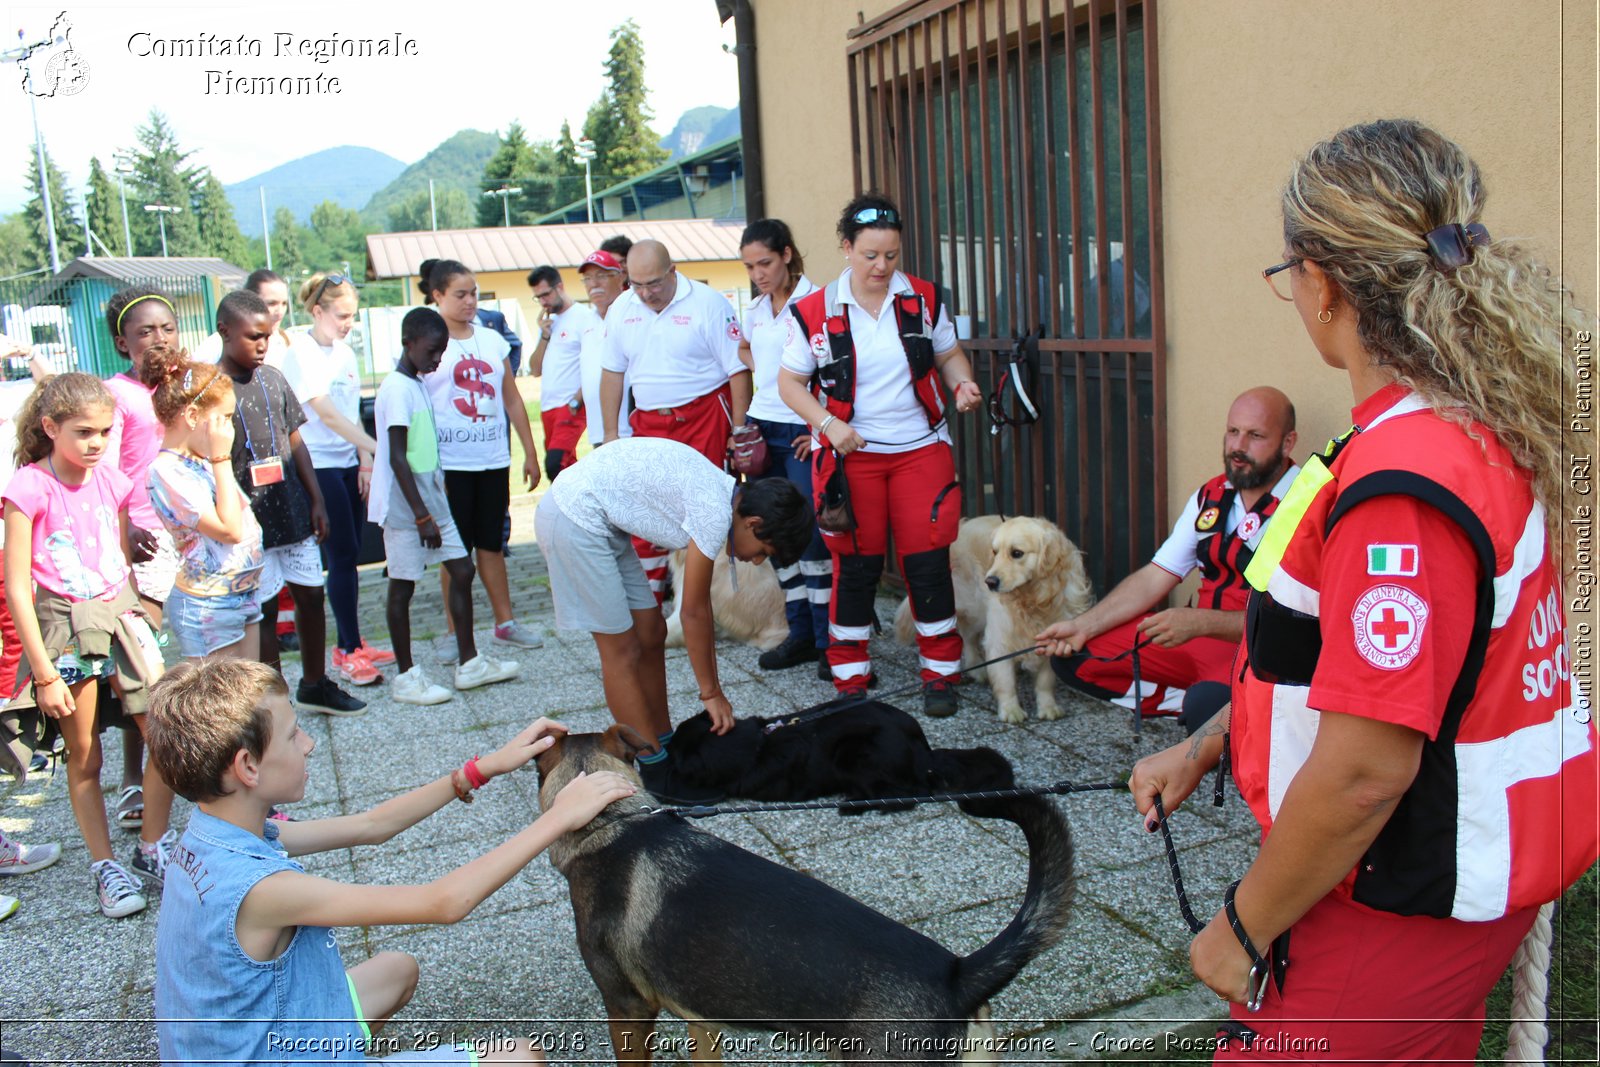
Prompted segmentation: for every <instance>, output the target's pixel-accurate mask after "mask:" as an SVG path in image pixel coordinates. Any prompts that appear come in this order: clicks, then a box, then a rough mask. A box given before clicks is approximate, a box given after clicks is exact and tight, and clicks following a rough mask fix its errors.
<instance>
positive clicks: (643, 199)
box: [534, 137, 745, 226]
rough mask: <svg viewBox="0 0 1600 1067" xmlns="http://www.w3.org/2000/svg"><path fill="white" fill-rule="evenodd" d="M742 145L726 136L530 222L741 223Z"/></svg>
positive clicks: (737, 140) (741, 140)
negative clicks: (650, 221)
mask: <svg viewBox="0 0 1600 1067" xmlns="http://www.w3.org/2000/svg"><path fill="white" fill-rule="evenodd" d="M743 146H744V141H743V139H742V138H740V137H729V138H727V139H726V140H722V141H718V142H717V143H716V144H713V145H708V146H707V147H705V148H702V149H700V151H698V152H694V153H691V154H689V155H686V156H683V157H682V158H680V159H675V160H672V161H671V162H670V163H663V164H662V165H661V166H659V167H657V168H656V169H655V170H652V171H647V172H646V173H644V174H641V175H639V176H638V177H637V178H629V179H628V180H627V181H622V182H617V183H616V184H615V185H609V186H607V187H606V188H604V189H601V190H599V191H597V192H596V193H595V194H594V195H593V196H588V197H584V198H582V199H579V200H574V201H573V202H572V203H570V204H567V205H565V206H563V207H559V208H557V209H556V210H554V211H552V212H550V213H549V214H547V215H542V216H540V217H539V218H537V219H535V220H534V222H535V223H536V224H538V225H541V226H542V225H546V224H548V223H558V222H587V221H588V220H589V218H590V211H591V209H592V210H593V212H594V214H593V217H594V219H595V220H596V221H599V222H632V221H634V220H643V219H651V220H659V219H730V218H743V217H744V214H745V210H744V187H743V182H744V147H743Z"/></svg>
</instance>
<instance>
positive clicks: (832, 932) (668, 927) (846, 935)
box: [537, 720, 1074, 1065]
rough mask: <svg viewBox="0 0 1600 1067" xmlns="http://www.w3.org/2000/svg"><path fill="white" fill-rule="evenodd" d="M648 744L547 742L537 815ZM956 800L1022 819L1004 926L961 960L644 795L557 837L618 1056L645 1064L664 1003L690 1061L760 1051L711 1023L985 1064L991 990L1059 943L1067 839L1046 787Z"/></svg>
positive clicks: (1065, 902)
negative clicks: (654, 807) (1014, 906)
mask: <svg viewBox="0 0 1600 1067" xmlns="http://www.w3.org/2000/svg"><path fill="white" fill-rule="evenodd" d="M822 721H825V720H822ZM647 744H648V742H646V741H645V740H644V739H643V738H642V737H640V736H639V735H638V734H636V733H634V732H633V731H632V730H630V729H629V728H628V727H626V726H613V727H612V728H611V729H609V730H607V731H606V732H605V733H604V734H567V735H564V736H561V737H559V738H558V739H557V740H556V742H555V744H553V745H552V746H551V747H550V748H549V749H547V750H546V751H544V752H541V753H540V754H539V756H538V757H537V762H538V769H539V802H540V804H541V806H543V807H544V808H545V810H549V807H550V804H551V802H552V801H553V800H554V798H555V795H556V793H557V792H559V791H560V789H561V788H562V787H563V786H565V785H566V784H567V783H568V782H570V781H572V779H573V778H575V777H576V776H577V775H578V774H580V773H590V774H593V773H595V772H596V771H616V772H618V773H620V774H623V775H626V776H628V777H630V778H633V779H634V780H635V781H637V775H635V774H634V772H633V766H632V764H633V759H634V757H635V756H636V755H637V754H638V753H639V752H640V751H641V750H642V749H644V748H645V747H646V746H647ZM968 805H970V807H971V812H972V814H974V815H976V816H979V817H986V818H996V819H1006V820H1009V821H1011V822H1013V823H1015V824H1016V825H1017V826H1018V827H1020V828H1021V830H1022V833H1023V836H1024V837H1026V838H1027V842H1028V888H1027V892H1026V894H1025V895H1024V897H1023V900H1022V904H1021V906H1020V908H1019V909H1018V911H1017V914H1016V915H1015V916H1014V917H1013V918H1012V920H1011V921H1010V922H1009V923H1008V924H1007V925H1006V927H1005V929H1003V930H1002V931H1000V932H999V933H998V934H997V935H996V936H995V938H994V939H993V940H991V941H990V942H989V943H988V944H986V945H984V946H982V947H981V948H978V949H976V950H975V951H973V952H972V953H971V954H970V955H967V956H957V955H955V954H954V953H952V952H950V951H949V950H948V949H946V948H944V947H943V946H942V945H940V944H939V943H937V942H936V941H934V940H932V939H931V938H929V937H926V936H925V935H923V934H921V933H918V932H916V931H914V930H911V929H909V928H908V927H905V926H902V925H901V924H900V923H897V922H895V921H894V920H893V919H890V918H888V917H887V916H885V915H883V914H881V913H879V912H877V911H874V910H873V909H871V908H869V907H868V906H867V905H865V904H862V903H861V902H859V901H857V900H855V899H853V898H851V897H848V896H845V895H844V894H843V893H840V892H839V891H838V890H836V889H833V888H831V887H829V886H827V885H824V884H823V883H822V882H819V881H817V880H816V879H814V878H810V877H807V876H806V875H804V874H801V873H799V872H798V871H794V870H791V869H789V868H788V867H784V866H780V865H779V864H776V863H772V862H770V861H769V860H766V859H763V858H761V857H760V856H757V855H755V854H753V853H750V852H746V851H745V850H744V849H742V848H738V847H737V846H735V845H732V844H729V843H728V842H726V841H723V840H722V839H721V838H718V837H715V836H713V835H711V834H709V833H707V832H706V831H704V830H702V829H700V827H699V826H697V825H692V824H691V823H689V822H688V821H686V820H684V819H681V818H677V817H674V816H671V815H662V814H656V813H652V812H651V810H650V808H649V805H648V804H647V802H646V801H645V800H644V798H643V797H640V796H636V797H630V798H628V799H626V800H619V801H617V802H616V803H614V804H612V805H611V806H610V807H608V808H606V810H605V811H603V812H601V813H600V814H599V815H598V816H597V817H596V818H595V820H594V821H593V822H591V823H589V825H588V826H585V827H583V828H582V829H581V830H575V831H573V832H572V833H569V834H564V835H562V836H561V837H560V838H558V839H557V840H556V841H555V842H554V843H552V844H551V846H550V850H549V856H550V862H551V863H552V864H553V865H554V866H555V868H556V870H558V871H560V872H561V873H562V874H563V875H565V876H566V879H567V883H568V886H569V888H570V889H571V893H572V910H573V914H574V917H575V918H576V920H577V933H578V949H579V951H580V952H581V953H582V954H583V962H584V963H585V964H586V965H587V966H588V968H589V974H590V975H591V976H592V977H593V978H594V982H595V985H596V986H597V987H598V988H599V990H600V997H601V999H602V1000H603V1001H604V1003H605V1008H606V1016H607V1018H608V1019H609V1021H610V1027H611V1041H612V1049H613V1051H614V1053H615V1055H616V1057H617V1059H618V1060H619V1061H622V1060H630V1061H632V1060H639V1061H647V1060H649V1059H650V1057H651V1050H652V1048H653V1042H652V1039H651V1034H652V1031H653V1029H654V1020H655V1018H656V1016H657V1015H658V1014H659V1013H660V1012H661V1011H663V1010H665V1011H669V1012H672V1013H673V1014H674V1015H677V1016H678V1017H679V1018H681V1019H684V1020H686V1021H687V1022H688V1023H689V1030H690V1034H691V1035H692V1038H693V1046H692V1048H691V1049H690V1050H689V1051H690V1055H687V1056H685V1057H684V1058H685V1059H690V1058H692V1059H694V1060H695V1061H702V1060H715V1059H718V1058H725V1059H729V1060H734V1061H739V1060H742V1059H745V1058H747V1057H745V1056H743V1055H742V1053H743V1051H744V1050H745V1049H746V1048H747V1047H750V1048H754V1047H756V1046H746V1045H745V1044H744V1043H741V1042H740V1041H737V1040H729V1039H728V1037H727V1035H723V1034H721V1031H722V1029H723V1027H724V1026H726V1027H728V1028H729V1029H735V1030H738V1029H749V1028H756V1029H769V1030H777V1031H782V1032H784V1033H786V1034H788V1035H792V1036H791V1038H790V1039H788V1043H787V1044H786V1046H785V1047H786V1048H788V1049H789V1050H791V1051H797V1052H801V1053H803V1054H804V1055H803V1058H802V1060H801V1061H799V1062H805V1061H816V1060H858V1061H871V1062H874V1063H878V1064H889V1063H895V1064H907V1065H909V1064H913V1063H917V1064H923V1063H928V1062H930V1061H934V1060H941V1061H942V1060H954V1059H958V1058H970V1059H984V1060H990V1059H997V1058H998V1055H997V1051H996V1048H995V1045H994V1044H993V1043H992V1037H993V1031H992V1028H991V1027H990V1026H989V1024H988V1019H989V1009H988V1001H989V1000H990V999H991V998H992V997H994V996H995V994H997V993H999V992H1000V991H1001V990H1002V989H1004V988H1005V987H1006V986H1007V985H1008V984H1010V982H1011V980H1012V979H1013V978H1015V977H1016V976H1017V974H1018V973H1019V972H1020V971H1021V970H1022V968H1023V967H1025V966H1026V965H1027V964H1028V962H1029V961H1030V960H1032V959H1033V958H1034V957H1035V956H1037V955H1039V953H1041V952H1044V951H1046V950H1047V949H1049V948H1050V947H1051V946H1053V945H1055V944H1056V943H1057V942H1058V941H1060V939H1061V937H1062V934H1063V932H1064V930H1065V927H1066V925H1067V921H1068V917H1069V915H1070V914H1071V908H1072V899H1073V893H1074V878H1073V848H1072V835H1071V833H1070V832H1069V831H1068V829H1067V824H1066V820H1065V819H1063V818H1062V817H1061V814H1060V812H1058V811H1057V810H1056V808H1055V806H1054V805H1053V804H1052V803H1051V802H1050V801H1049V800H1046V799H1044V798H1042V797H1023V798H1011V799H1005V800H973V801H966V802H964V804H963V806H968ZM929 862H934V861H933V860H932V859H931V858H930V861H929ZM760 1047H763V1048H771V1047H774V1046H771V1045H769V1044H768V1043H766V1042H761V1043H760Z"/></svg>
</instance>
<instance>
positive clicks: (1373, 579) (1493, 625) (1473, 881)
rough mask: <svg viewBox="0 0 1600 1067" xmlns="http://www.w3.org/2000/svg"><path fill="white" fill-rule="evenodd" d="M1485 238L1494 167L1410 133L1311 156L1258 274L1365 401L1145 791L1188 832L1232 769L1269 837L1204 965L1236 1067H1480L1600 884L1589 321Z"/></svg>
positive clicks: (1308, 476)
mask: <svg viewBox="0 0 1600 1067" xmlns="http://www.w3.org/2000/svg"><path fill="white" fill-rule="evenodd" d="M1483 212H1484V188H1483V182H1482V179H1481V177H1480V175H1479V172H1478V168H1477V165H1476V164H1474V163H1473V161H1472V160H1471V159H1470V158H1468V156H1467V155H1466V153H1465V152H1464V151H1462V149H1461V148H1460V146H1458V145H1456V144H1455V143H1453V142H1452V141H1450V140H1448V139H1447V138H1445V137H1443V136H1441V135H1440V134H1438V133H1436V132H1435V131H1433V130H1431V129H1429V128H1427V127H1426V126H1423V125H1421V124H1419V123H1416V122H1409V121H1383V122H1374V123H1370V124H1367V125H1362V126H1353V127H1351V128H1349V129H1346V130H1343V131H1341V132H1339V133H1338V134H1336V135H1334V136H1333V137H1332V138H1330V139H1329V140H1327V141H1324V142H1322V143H1321V144H1318V145H1316V146H1315V147H1313V148H1312V149H1311V151H1310V152H1309V153H1307V155H1306V156H1305V158H1304V159H1302V160H1301V161H1300V162H1299V163H1297V164H1296V165H1295V167H1294V169H1293V171H1292V172H1291V174H1290V178H1289V183H1288V185H1287V187H1286V188H1285V190H1284V193H1283V215H1284V262H1283V263H1281V264H1279V265H1277V266H1275V267H1272V268H1269V269H1268V270H1267V271H1266V272H1265V274H1266V275H1267V280H1268V281H1269V282H1273V283H1274V288H1275V290H1276V291H1277V292H1278V294H1279V296H1280V297H1281V298H1282V299H1285V300H1290V301H1292V302H1293V303H1294V305H1295V309H1296V310H1297V311H1298V312H1299V314H1300V319H1301V321H1302V323H1303V324H1304V326H1305V329H1306V333H1307V334H1308V336H1309V337H1310V339H1311V342H1312V344H1313V345H1314V346H1315V347H1316V349H1317V352H1318V353H1319V354H1320V355H1321V357H1322V359H1323V361H1324V362H1325V363H1327V364H1328V365H1329V366H1331V367H1334V368H1336V369H1338V370H1340V371H1342V372H1343V373H1344V374H1345V375H1346V377H1347V378H1348V380H1349V382H1350V386H1351V390H1352V394H1353V397H1354V405H1355V406H1354V410H1353V412H1352V414H1353V421H1354V423H1355V426H1354V427H1353V428H1352V429H1351V431H1350V432H1349V433H1347V434H1345V435H1344V436H1342V437H1340V438H1339V439H1338V440H1336V441H1334V442H1332V443H1331V444H1330V446H1329V449H1328V451H1327V453H1325V454H1324V455H1323V456H1320V457H1316V458H1314V459H1313V460H1312V461H1311V462H1310V463H1308V464H1307V466H1306V469H1305V470H1304V471H1303V472H1302V473H1301V475H1300V476H1299V478H1298V479H1297V480H1296V481H1295V483H1294V487H1293V488H1292V489H1291V491H1290V493H1289V496H1288V497H1287V498H1286V499H1285V500H1284V501H1283V504H1282V505H1281V506H1280V508H1279V511H1278V515H1277V517H1276V518H1275V519H1274V521H1273V524H1272V528H1271V529H1270V530H1269V531H1268V534H1267V537H1266V539H1265V540H1264V541H1263V543H1262V545H1261V547H1260V548H1258V549H1257V551H1256V554H1255V558H1254V560H1253V561H1252V563H1251V566H1250V569H1249V570H1248V571H1247V577H1248V579H1249V580H1250V584H1251V586H1252V587H1253V592H1252V594H1251V601H1250V607H1249V609H1248V615H1247V622H1246V626H1245V652H1246V654H1247V657H1248V669H1247V670H1245V671H1244V672H1243V674H1242V677H1241V678H1240V679H1239V680H1238V681H1236V682H1235V684H1234V687H1233V704H1232V707H1231V710H1224V711H1223V712H1221V713H1220V714H1219V715H1218V716H1217V718H1216V719H1214V720H1212V722H1211V723H1209V724H1208V725H1207V726H1206V727H1204V728H1203V729H1202V730H1201V731H1200V732H1199V734H1198V735H1197V736H1196V737H1195V738H1193V739H1192V741H1190V742H1185V743H1184V744H1183V745H1180V746H1175V747H1174V748H1171V749H1168V750H1167V751H1165V752H1162V753H1159V754H1157V755H1155V756H1151V757H1149V758H1148V759H1145V760H1143V761H1141V762H1140V763H1139V764H1138V766H1137V767H1135V769H1134V776H1133V781H1132V789H1133V793H1134V798H1135V803H1136V805H1137V807H1138V808H1139V810H1140V811H1141V812H1142V813H1143V814H1144V816H1145V819H1146V827H1147V829H1151V830H1153V829H1155V827H1156V818H1157V813H1156V810H1155V805H1154V801H1155V798H1156V797H1157V796H1159V797H1160V798H1161V800H1162V801H1163V802H1164V805H1165V808H1166V810H1167V811H1168V812H1170V811H1171V810H1172V809H1173V808H1175V807H1176V806H1177V805H1178V804H1180V803H1181V802H1182V801H1183V800H1184V798H1185V797H1187V796H1188V795H1189V793H1190V792H1192V791H1193V789H1194V788H1195V786H1196V785H1197V784H1198V782H1199V780H1200V777H1201V775H1203V774H1204V773H1205V771H1206V770H1208V769H1209V768H1211V767H1212V766H1215V765H1216V763H1217V762H1218V760H1219V758H1220V757H1221V756H1222V754H1223V750H1224V748H1226V749H1227V751H1228V754H1229V756H1230V759H1231V768H1232V772H1233V775H1234V778H1235V781H1236V782H1237V783H1238V786H1239V790H1240V792H1241V793H1242V794H1243V796H1244V798H1245V801H1246V803H1247V804H1249V806H1250V810H1251V812H1252V814H1254V815H1255V816H1256V819H1257V821H1259V822H1260V824H1261V826H1262V831H1263V840H1262V846H1261V851H1260V854H1259V855H1258V856H1257V858H1256V860H1255V862H1254V863H1252V864H1251V866H1250V869H1249V870H1248V871H1247V872H1245V875H1244V877H1243V878H1242V879H1240V880H1239V881H1238V882H1235V883H1234V884H1233V885H1232V886H1230V887H1229V889H1228V892H1227V894H1226V896H1225V898H1224V900H1225V906H1224V909H1223V910H1222V911H1220V912H1218V913H1217V915H1216V916H1215V917H1214V918H1213V919H1212V921H1211V923H1210V924H1209V925H1208V926H1206V927H1205V929H1204V930H1202V931H1201V932H1200V934H1199V935H1198V936H1197V937H1196V938H1195V940H1194V943H1193V944H1192V945H1191V947H1190V959H1191V962H1192V964H1193V967H1194V971H1195V974H1196V975H1198V976H1199V977H1200V978H1201V979H1202V980H1203V981H1204V982H1205V983H1206V984H1207V985H1208V986H1210V987H1211V989H1212V990H1214V991H1215V992H1216V993H1217V994H1218V995H1219V996H1220V997H1221V998H1222V999H1224V1000H1227V1001H1230V1002H1232V1003H1233V1005H1234V1007H1233V1020H1232V1022H1231V1023H1230V1024H1229V1025H1228V1026H1227V1027H1225V1028H1224V1029H1225V1031H1226V1032H1228V1033H1229V1034H1231V1035H1232V1036H1234V1037H1237V1038H1238V1039H1240V1042H1241V1044H1242V1047H1241V1046H1236V1045H1234V1044H1233V1043H1232V1042H1229V1043H1228V1044H1227V1045H1226V1046H1225V1047H1224V1050H1223V1051H1221V1052H1219V1053H1218V1056H1217V1058H1218V1059H1219V1060H1220V1059H1233V1058H1243V1059H1251V1058H1254V1057H1256V1056H1272V1057H1283V1056H1285V1055H1288V1056H1290V1057H1292V1058H1299V1057H1302V1056H1303V1057H1305V1058H1308V1059H1327V1058H1328V1056H1329V1055H1332V1056H1334V1057H1336V1058H1338V1059H1340V1060H1363V1059H1373V1060H1382V1061H1384V1062H1411V1061H1421V1060H1450V1061H1455V1060H1465V1061H1468V1062H1470V1061H1471V1060H1472V1059H1473V1057H1474V1055H1475V1053H1476V1051H1477V1048H1478V1042H1479V1039H1480V1036H1481V1033H1482V1029H1483V1013H1484V1001H1485V998H1486V997H1487V995H1488V993H1489V991H1490V989H1491V988H1492V987H1493V986H1494V984H1495V982H1496V980H1497V979H1498V978H1499V976H1500V974H1501V973H1502V972H1503V971H1504V970H1505V968H1506V965H1507V964H1508V963H1509V962H1510V961H1511V959H1512V954H1513V953H1514V952H1516V950H1517V947H1518V945H1519V944H1520V943H1521V942H1522V941H1523V939H1524V936H1525V935H1528V934H1529V931H1530V929H1532V930H1533V931H1534V937H1535V938H1537V937H1538V936H1543V937H1544V938H1545V939H1546V941H1547V940H1548V936H1549V931H1548V921H1547V919H1545V918H1544V916H1546V915H1547V914H1548V912H1543V913H1541V905H1546V904H1547V903H1548V902H1549V901H1553V900H1554V899H1556V898H1557V897H1558V896H1560V895H1561V893H1562V891H1563V890H1564V889H1565V888H1566V887H1567V886H1569V885H1570V884H1571V883H1572V882H1573V881H1574V880H1576V879H1577V877H1578V876H1579V875H1580V874H1582V873H1583V871H1584V870H1586V869H1587V868H1588V867H1589V866H1590V865H1591V864H1593V863H1594V861H1595V858H1596V837H1597V831H1596V799H1597V787H1596V781H1597V778H1596V748H1597V745H1596V735H1595V726H1594V723H1593V722H1592V720H1591V717H1590V714H1589V707H1588V698H1587V697H1586V696H1585V695H1584V694H1583V693H1582V692H1580V691H1579V689H1578V687H1577V683H1576V679H1575V677H1574V674H1573V671H1572V661H1571V655H1570V651H1569V649H1568V645H1567V639H1566V619H1565V615H1564V612H1563V606H1562V602H1563V596H1562V572H1561V565H1560V564H1561V555H1562V547H1563V533H1562V530H1563V525H1564V524H1563V522H1562V515H1561V507H1560V487H1561V475H1562V472H1563V470H1564V464H1563V463H1562V462H1561V455H1562V438H1561V433H1562V426H1563V419H1562V418H1561V410H1560V408H1561V401H1560V398H1561V393H1562V384H1563V375H1564V373H1565V372H1566V370H1567V369H1568V367H1569V366H1570V359H1571V357H1570V354H1569V353H1570V346H1571V345H1572V343H1573V342H1574V340H1576V339H1577V332H1578V331H1579V330H1580V329H1581V328H1582V326H1583V322H1582V320H1581V319H1580V318H1579V316H1578V315H1577V313H1576V312H1574V311H1572V310H1571V297H1570V294H1568V293H1567V292H1566V291H1565V290H1564V289H1563V288H1562V287H1561V286H1560V285H1559V284H1558V283H1556V282H1555V281H1554V280H1553V279H1552V278H1551V276H1550V274H1549V272H1548V271H1546V270H1544V269H1543V268H1541V267H1539V266H1538V265H1537V264H1536V263H1535V262H1534V261H1533V260H1532V258H1531V257H1530V256H1529V254H1528V253H1527V252H1526V251H1525V250H1524V249H1523V248H1521V247H1520V246H1519V245H1517V244H1515V243H1513V242H1510V241H1505V240H1495V239H1493V238H1492V236H1491V234H1490V231H1489V229H1488V228H1487V227H1486V225H1485V223H1484V222H1483ZM1536 920H1539V922H1538V924H1537V925H1536ZM1291 941H1292V947H1291V944H1290V942H1291ZM1529 955H1535V956H1536V955H1537V953H1532V954H1523V955H1521V956H1519V960H1523V959H1526V958H1527V957H1528V956H1529ZM1291 959H1292V960H1293V962H1292V964H1291V963H1290V962H1289V961H1290V960H1291ZM1519 966H1520V965H1519ZM1519 977H1520V976H1519ZM1523 1008H1524V1005H1523V1004H1522V1003H1519V1005H1518V1010H1515V1011H1514V1014H1518V1015H1522V1014H1528V1012H1526V1011H1524V1010H1521V1009H1523ZM1539 1017H1540V1018H1542V1015H1540V1016H1539ZM1255 1034H1268V1035H1272V1036H1269V1037H1268V1038H1267V1039H1266V1040H1264V1041H1259V1042H1256V1041H1254V1038H1253V1035H1255ZM1252 1043H1253V1047H1252Z"/></svg>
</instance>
